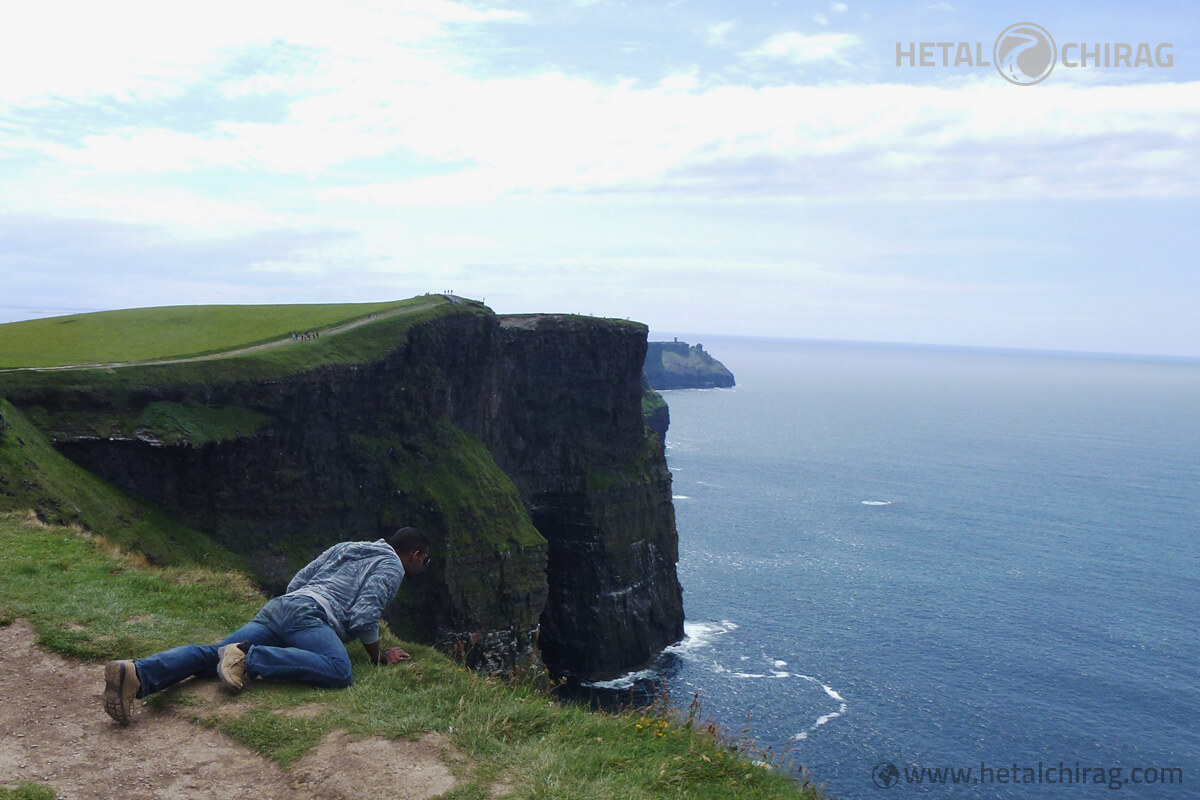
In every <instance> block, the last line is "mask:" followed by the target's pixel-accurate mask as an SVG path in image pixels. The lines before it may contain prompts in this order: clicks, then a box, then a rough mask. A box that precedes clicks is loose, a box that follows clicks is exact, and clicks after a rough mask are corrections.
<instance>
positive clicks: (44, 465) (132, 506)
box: [0, 399, 242, 567]
mask: <svg viewBox="0 0 1200 800" xmlns="http://www.w3.org/2000/svg"><path fill="white" fill-rule="evenodd" d="M0 418H2V419H3V426H4V427H5V428H6V430H5V432H4V435H3V437H0V512H10V513H11V512H24V511H27V510H32V511H33V512H34V513H36V514H37V515H38V517H39V518H40V519H42V520H43V521H46V522H51V523H55V524H61V525H70V524H78V525H83V526H84V527H86V528H89V529H91V530H94V531H97V532H100V533H102V534H104V535H105V536H106V537H108V538H110V539H111V540H112V541H114V542H116V543H117V544H120V545H122V546H123V547H127V548H129V549H133V550H138V551H140V552H142V553H144V554H145V555H146V557H147V558H149V559H150V560H151V561H153V562H155V563H160V564H194V563H204V564H211V565H214V566H220V567H240V566H242V562H241V560H240V559H239V558H237V557H236V556H234V555H233V554H232V553H230V552H229V551H227V550H226V549H225V548H223V547H221V546H220V545H219V544H217V543H216V542H214V541H213V540H212V539H211V538H209V537H208V536H205V535H204V534H202V533H199V532H198V531H194V530H192V529H190V528H187V527H185V526H183V525H180V524H179V523H177V522H175V521H174V520H172V519H170V518H169V517H167V516H166V515H165V514H163V513H162V512H161V511H159V510H158V509H156V508H154V507H153V506H151V505H149V504H147V503H142V502H138V501H136V500H134V499H131V498H129V497H127V496H126V495H124V494H122V493H121V491H120V490H118V489H117V488H116V487H114V486H112V485H110V484H108V483H105V482H104V481H102V480H100V479H99V478H97V477H96V476H95V475H93V474H92V473H90V472H88V471H87V470H85V469H83V468H81V467H79V466H77V465H76V464H74V463H73V462H71V461H70V460H68V459H67V458H66V457H64V456H62V455H60V454H59V453H58V452H57V451H56V450H55V449H54V448H53V446H51V444H50V442H49V441H48V440H47V439H46V436H45V435H44V434H43V433H42V432H41V431H40V430H38V429H37V428H36V427H35V426H34V425H32V424H31V423H30V422H29V420H27V419H26V418H25V415H23V414H22V413H21V412H20V411H18V410H17V409H16V408H15V407H13V405H12V404H11V403H9V402H7V401H5V400H2V399H0Z"/></svg>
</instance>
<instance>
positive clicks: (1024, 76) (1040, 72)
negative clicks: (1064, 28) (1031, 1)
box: [992, 22, 1058, 86]
mask: <svg viewBox="0 0 1200 800" xmlns="http://www.w3.org/2000/svg"><path fill="white" fill-rule="evenodd" d="M1057 60H1058V48H1057V47H1055V45H1054V38H1053V37H1052V36H1051V35H1050V32H1049V31H1047V30H1046V29H1045V28H1043V27H1042V26H1041V25H1034V24H1033V23H1032V22H1018V23H1017V24H1016V25H1009V26H1008V27H1007V28H1005V29H1004V30H1003V31H1002V32H1001V33H1000V35H999V36H997V37H996V46H995V47H993V48H992V63H993V64H995V65H996V70H997V71H998V72H999V73H1000V74H1001V75H1003V76H1004V79H1005V80H1007V81H1011V82H1012V83H1015V84H1017V85H1018V86H1032V85H1033V84H1035V83H1041V82H1042V81H1043V80H1045V79H1046V76H1047V75H1049V74H1050V72H1051V71H1052V70H1053V69H1054V62H1055V61H1057Z"/></svg>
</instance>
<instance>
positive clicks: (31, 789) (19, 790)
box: [0, 781, 58, 800]
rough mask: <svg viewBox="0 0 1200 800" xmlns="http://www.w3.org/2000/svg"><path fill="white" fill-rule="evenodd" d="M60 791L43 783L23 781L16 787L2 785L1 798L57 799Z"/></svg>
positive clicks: (24, 799)
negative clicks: (10, 787)
mask: <svg viewBox="0 0 1200 800" xmlns="http://www.w3.org/2000/svg"><path fill="white" fill-rule="evenodd" d="M56 797H58V793H57V792H55V791H54V790H53V789H52V788H50V787H49V786H46V785H45V784H42V783H31V782H30V781H21V782H20V783H18V784H17V786H16V788H14V789H5V788H4V787H3V786H0V800H55V798H56Z"/></svg>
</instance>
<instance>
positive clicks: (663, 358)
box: [644, 339, 735, 389]
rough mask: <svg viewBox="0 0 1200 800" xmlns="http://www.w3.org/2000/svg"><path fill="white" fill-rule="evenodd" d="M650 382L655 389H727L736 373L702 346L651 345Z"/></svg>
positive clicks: (648, 359)
mask: <svg viewBox="0 0 1200 800" xmlns="http://www.w3.org/2000/svg"><path fill="white" fill-rule="evenodd" d="M644 369H645V372H646V380H647V382H648V383H649V384H650V387H651V388H653V389H727V388H730V387H732V386H733V385H734V384H735V381H734V378H733V373H732V372H730V371H729V370H728V369H727V368H726V367H725V365H724V364H722V363H721V362H720V361H718V360H716V359H715V358H713V357H712V356H711V355H709V353H707V352H706V351H705V349H704V345H702V344H694V345H689V344H688V343H687V342H681V341H679V340H678V339H676V340H675V341H673V342H650V343H649V345H648V346H647V348H646V363H645V367H644Z"/></svg>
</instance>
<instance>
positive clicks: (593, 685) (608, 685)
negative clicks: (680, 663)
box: [582, 669, 659, 689]
mask: <svg viewBox="0 0 1200 800" xmlns="http://www.w3.org/2000/svg"><path fill="white" fill-rule="evenodd" d="M658 677H659V676H658V673H656V672H655V671H654V670H652V669H642V670H638V671H637V672H630V673H628V674H626V675H622V676H620V677H619V678H613V679H612V680H610V681H588V682H586V683H583V684H582V685H583V686H586V687H587V688H589V689H632V688H633V687H634V686H635V685H637V684H638V683H639V682H640V681H652V680H655V679H656V678H658Z"/></svg>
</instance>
